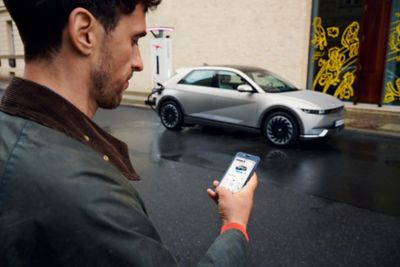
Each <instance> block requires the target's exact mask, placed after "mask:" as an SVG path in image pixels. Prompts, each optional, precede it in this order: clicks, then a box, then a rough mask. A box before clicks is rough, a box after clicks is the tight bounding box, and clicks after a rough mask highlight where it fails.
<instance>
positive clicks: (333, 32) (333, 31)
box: [327, 27, 340, 38]
mask: <svg viewBox="0 0 400 267" xmlns="http://www.w3.org/2000/svg"><path fill="white" fill-rule="evenodd" d="M327 32H328V36H329V37H332V38H336V37H338V36H339V33H340V30H339V28H338V27H329V28H328V31H327Z"/></svg>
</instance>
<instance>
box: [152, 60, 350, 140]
mask: <svg viewBox="0 0 400 267" xmlns="http://www.w3.org/2000/svg"><path fill="white" fill-rule="evenodd" d="M159 85H160V86H159V87H158V88H155V89H153V91H152V94H151V95H149V98H148V101H147V104H149V105H151V106H153V108H154V109H155V110H156V111H157V113H158V115H159V116H160V119H161V123H162V124H163V125H164V126H165V127H166V128H167V129H169V130H175V131H177V130H180V129H181V128H182V127H185V126H189V125H194V124H200V125H210V126H222V127H225V128H235V129H240V130H244V131H251V132H259V133H261V134H263V135H264V136H265V137H266V139H267V140H268V141H269V142H270V143H272V144H274V145H277V146H287V145H291V144H294V143H296V142H297V141H298V140H299V139H316V138H323V137H326V136H328V135H331V134H333V133H336V132H338V131H340V130H341V129H343V128H344V114H345V110H344V104H343V102H342V101H340V100H339V99H337V98H335V97H333V96H331V95H328V94H324V93H320V92H315V91H312V90H300V89H298V88H296V87H295V86H294V85H292V84H291V83H290V82H288V81H286V80H285V79H283V78H281V77H279V76H278V75H276V74H274V73H272V72H270V71H268V70H266V69H263V68H258V67H249V66H203V67H194V68H185V69H180V70H178V71H177V73H176V74H175V75H174V76H173V77H172V78H170V79H169V80H167V81H165V82H163V83H162V84H159Z"/></svg>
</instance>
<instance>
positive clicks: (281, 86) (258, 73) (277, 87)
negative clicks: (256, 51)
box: [245, 70, 298, 93]
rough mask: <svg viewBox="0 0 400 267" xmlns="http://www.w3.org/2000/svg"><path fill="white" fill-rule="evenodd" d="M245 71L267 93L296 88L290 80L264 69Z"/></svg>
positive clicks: (294, 89)
mask: <svg viewBox="0 0 400 267" xmlns="http://www.w3.org/2000/svg"><path fill="white" fill-rule="evenodd" d="M245 73H246V74H247V76H249V77H250V78H251V79H252V80H253V81H254V82H255V83H257V84H258V85H259V86H260V87H261V88H262V89H263V90H264V91H265V92H267V93H282V92H289V91H296V90H298V89H297V88H296V87H295V86H294V85H292V84H291V83H290V82H288V81H285V80H284V79H282V78H280V77H279V76H277V75H276V74H273V73H270V72H268V71H266V70H252V71H246V72H245Z"/></svg>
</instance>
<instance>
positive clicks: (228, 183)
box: [220, 157, 256, 192]
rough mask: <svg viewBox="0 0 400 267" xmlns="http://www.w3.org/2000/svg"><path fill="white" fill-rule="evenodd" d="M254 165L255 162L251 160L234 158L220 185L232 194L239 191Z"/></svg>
mask: <svg viewBox="0 0 400 267" xmlns="http://www.w3.org/2000/svg"><path fill="white" fill-rule="evenodd" d="M255 165H256V162H255V161H254V160H252V159H248V158H243V157H235V159H234V160H233V162H232V164H231V166H230V167H229V169H228V171H227V172H226V173H225V176H224V177H223V178H222V181H221V183H220V185H221V186H223V187H225V188H227V189H228V190H230V191H232V192H237V191H239V190H240V189H241V188H242V187H243V186H244V185H245V183H246V181H247V179H248V178H249V176H250V175H251V173H252V172H253V169H254V167H255Z"/></svg>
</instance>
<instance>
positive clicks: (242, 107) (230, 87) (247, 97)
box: [210, 71, 258, 127]
mask: <svg viewBox="0 0 400 267" xmlns="http://www.w3.org/2000/svg"><path fill="white" fill-rule="evenodd" d="M216 83H217V84H216V87H215V88H213V89H211V90H212V94H213V98H212V106H213V109H212V111H211V112H210V114H211V115H212V118H213V120H215V121H218V122H223V123H229V124H235V125H241V126H249V127H256V125H257V119H258V116H257V112H258V111H257V107H258V105H257V102H256V98H257V96H258V93H257V92H256V91H255V92H254V93H248V92H239V91H238V90H237V88H238V86H239V85H241V84H248V85H250V84H249V83H248V82H247V81H246V80H245V79H244V78H242V77H241V76H240V75H239V74H237V73H235V72H232V71H218V72H217V75H216ZM250 86H251V85H250Z"/></svg>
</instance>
